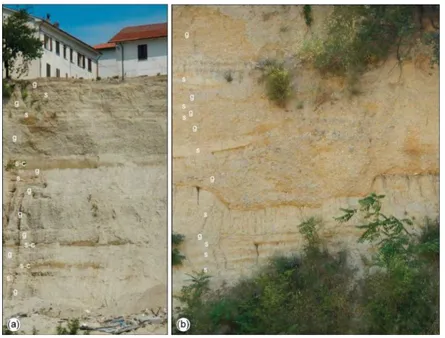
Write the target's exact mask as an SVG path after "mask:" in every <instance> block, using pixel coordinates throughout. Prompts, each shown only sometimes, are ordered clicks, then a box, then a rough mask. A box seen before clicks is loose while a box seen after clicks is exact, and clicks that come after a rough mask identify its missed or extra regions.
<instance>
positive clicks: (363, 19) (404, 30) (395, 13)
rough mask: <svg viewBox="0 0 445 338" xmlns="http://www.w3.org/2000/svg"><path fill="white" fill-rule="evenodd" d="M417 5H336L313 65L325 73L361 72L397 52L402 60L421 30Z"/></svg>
mask: <svg viewBox="0 0 445 338" xmlns="http://www.w3.org/2000/svg"><path fill="white" fill-rule="evenodd" d="M414 10H415V6H387V5H372V6H362V5H359V6H336V7H335V9H334V12H333V14H332V16H331V18H330V21H329V23H328V35H327V38H326V39H325V40H324V41H323V44H322V48H321V50H319V51H317V52H316V55H315V57H314V65H315V67H316V68H317V69H319V70H320V71H321V72H323V73H332V74H336V75H345V74H347V73H355V72H358V73H361V72H363V71H365V70H366V69H367V67H368V65H369V64H375V63H378V62H379V61H382V60H385V59H386V58H387V57H388V55H389V54H390V52H392V51H393V52H395V53H396V54H397V58H398V60H399V61H401V60H402V58H403V57H404V55H403V52H404V51H405V49H407V48H408V46H409V44H410V43H412V42H413V39H412V37H413V34H414V33H415V32H416V30H417V29H418V28H419V27H418V26H416V23H415V22H416V20H415V16H414Z"/></svg>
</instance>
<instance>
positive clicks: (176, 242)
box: [172, 234, 185, 266]
mask: <svg viewBox="0 0 445 338" xmlns="http://www.w3.org/2000/svg"><path fill="white" fill-rule="evenodd" d="M184 239H185V236H184V235H181V234H173V235H172V246H173V250H172V265H173V266H180V265H182V261H183V260H184V259H185V256H184V255H183V254H181V252H180V251H179V248H178V247H179V246H180V245H181V244H182V242H184Z"/></svg>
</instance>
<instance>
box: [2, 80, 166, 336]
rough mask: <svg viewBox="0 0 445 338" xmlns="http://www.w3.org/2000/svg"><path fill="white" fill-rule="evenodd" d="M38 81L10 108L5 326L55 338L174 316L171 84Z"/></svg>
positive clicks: (7, 104) (6, 110) (6, 118)
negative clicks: (84, 319)
mask: <svg viewBox="0 0 445 338" xmlns="http://www.w3.org/2000/svg"><path fill="white" fill-rule="evenodd" d="M35 81H36V82H37V84H38V87H37V88H36V89H32V87H31V86H28V87H27V90H26V92H27V94H28V95H27V96H26V98H25V99H24V97H23V96H22V94H21V92H20V90H16V92H15V93H14V97H13V98H11V100H9V101H4V102H3V145H4V146H3V167H4V168H6V170H4V175H3V247H4V257H6V252H12V254H13V256H12V259H4V260H3V262H4V266H3V269H4V270H3V271H4V275H7V274H8V275H11V276H14V281H13V283H8V282H6V279H5V278H4V283H3V291H4V296H3V297H4V299H3V301H4V312H3V313H4V318H8V317H9V316H11V315H12V314H14V313H17V312H24V313H27V314H28V315H31V314H40V317H39V318H40V319H39V320H33V325H35V326H36V328H37V329H38V330H39V332H40V333H55V331H54V330H55V326H56V324H57V321H55V322H54V320H53V319H59V318H75V317H79V316H85V315H86V314H87V313H90V315H89V316H93V317H98V316H105V317H106V316H120V315H129V314H137V313H141V311H142V310H144V309H146V308H154V309H156V308H157V307H158V306H161V307H164V306H166V287H167V286H166V280H167V275H166V273H167V272H166V269H167V267H166V260H167V252H166V250H167V236H166V234H167V224H166V217H167V216H166V212H167V211H166V209H167V207H166V200H167V192H166V190H167V176H166V163H167V162H166V161H167V146H166V145H167V143H166V138H167V134H166V129H167V121H166V117H167V79H166V77H152V78H149V77H143V78H135V79H127V80H126V81H125V82H124V83H120V82H119V81H118V80H112V81H110V80H108V81H87V80H72V79H50V80H48V79H37V80H35ZM22 92H23V91H22ZM45 93H47V94H48V98H47V99H46V98H45ZM16 99H17V100H19V103H20V106H19V107H18V108H16V107H14V101H15V100H16ZM25 112H27V113H28V114H29V116H28V118H25V117H24V113H25ZM13 135H15V136H17V142H15V143H14V142H12V137H13ZM16 160H17V161H19V162H20V163H21V162H22V161H26V166H24V167H23V166H22V165H19V167H15V165H14V161H16ZM35 169H39V170H40V173H39V175H38V176H37V175H36V173H35ZM17 175H19V176H20V181H19V182H17V179H16V176H17ZM28 188H30V189H31V191H32V193H31V194H30V195H28V193H27V189H28ZM19 211H21V212H22V213H23V216H22V218H21V219H20V218H19V217H18V212H19ZM24 232H25V233H26V236H27V237H26V239H24V238H23V237H22V236H21V234H22V233H24ZM25 242H27V243H35V245H36V246H35V248H25ZM28 263H29V264H30V269H26V268H25V269H20V268H19V265H20V264H28ZM13 289H17V290H18V295H17V296H15V297H14V296H13V295H12V291H13ZM88 311H89V312H88ZM28 318H29V317H28ZM32 318H34V317H32V316H31V318H30V319H26V318H25V319H24V325H23V323H22V325H23V329H24V330H25V331H28V332H30V330H31V329H32V326H31V320H32ZM42 318H46V319H47V320H48V321H52V324H51V325H52V326H51V325H50V324H46V325H49V326H48V327H45V326H44V325H45V324H43V323H42V321H43V322H44V320H42ZM34 319H35V318H34ZM27 320H28V322H27ZM39 325H40V326H39ZM163 330H165V329H162V330H161V331H162V332H163Z"/></svg>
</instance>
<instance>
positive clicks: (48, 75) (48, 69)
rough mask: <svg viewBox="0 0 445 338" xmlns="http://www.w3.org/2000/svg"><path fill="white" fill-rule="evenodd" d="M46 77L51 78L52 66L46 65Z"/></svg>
mask: <svg viewBox="0 0 445 338" xmlns="http://www.w3.org/2000/svg"><path fill="white" fill-rule="evenodd" d="M46 77H51V65H50V64H49V63H47V64H46Z"/></svg>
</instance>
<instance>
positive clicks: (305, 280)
mask: <svg viewBox="0 0 445 338" xmlns="http://www.w3.org/2000/svg"><path fill="white" fill-rule="evenodd" d="M383 198H384V196H382V195H377V194H371V195H369V196H367V197H366V198H364V199H362V200H360V201H359V205H360V207H359V209H346V208H344V209H341V210H342V211H343V212H344V215H342V216H340V217H338V218H337V220H338V221H339V222H348V221H352V219H353V217H354V216H358V215H361V216H362V218H361V219H364V220H365V222H361V223H363V224H361V225H358V227H359V228H360V229H363V234H362V236H361V238H360V241H362V242H367V243H370V244H373V245H375V246H376V248H377V252H378V255H377V256H376V257H375V258H374V259H373V260H372V262H371V264H370V265H371V267H375V268H374V271H371V270H369V271H366V272H365V276H364V277H361V278H358V276H357V275H356V274H355V271H354V270H353V269H351V268H350V267H349V265H348V264H347V252H345V251H340V252H339V253H337V254H333V253H330V252H328V251H327V250H325V249H324V248H323V245H322V244H323V243H322V241H321V239H320V237H319V235H318V227H319V225H320V224H321V221H320V220H317V219H315V218H310V219H308V220H306V221H305V222H303V223H301V224H300V225H299V231H300V233H301V234H302V235H303V236H304V238H305V239H306V246H305V247H304V250H302V252H301V253H299V254H296V253H294V254H293V255H280V256H275V257H273V258H271V259H270V260H269V263H268V264H267V265H265V266H263V267H262V268H261V270H259V271H258V272H257V273H256V274H254V275H253V276H251V277H250V278H247V279H242V280H239V281H238V282H236V284H234V285H231V286H225V285H224V286H222V287H220V288H219V289H216V290H212V289H211V288H210V286H209V281H210V277H209V276H208V275H205V274H203V273H200V274H196V275H195V276H192V280H191V281H190V282H191V283H190V284H188V285H186V286H184V287H183V288H182V290H181V291H182V292H181V294H180V295H179V296H178V297H177V299H178V300H179V301H180V302H181V307H180V308H178V309H177V313H176V317H177V318H180V317H186V318H188V319H189V320H191V322H192V326H191V329H190V330H189V331H188V332H187V333H189V334H295V335H297V334H300V335H301V334H438V333H439V230H438V229H439V228H438V222H431V221H427V222H426V226H425V228H424V231H423V232H422V234H421V235H420V236H415V235H414V231H408V229H407V228H408V227H409V226H411V224H412V222H411V220H409V219H402V220H399V219H397V218H396V217H394V216H386V215H384V214H383V213H382V212H381V210H382V199H383ZM376 269H377V270H376ZM173 322H175V321H173ZM173 330H176V328H175V327H174V328H173Z"/></svg>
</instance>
